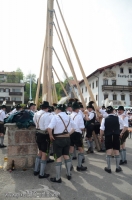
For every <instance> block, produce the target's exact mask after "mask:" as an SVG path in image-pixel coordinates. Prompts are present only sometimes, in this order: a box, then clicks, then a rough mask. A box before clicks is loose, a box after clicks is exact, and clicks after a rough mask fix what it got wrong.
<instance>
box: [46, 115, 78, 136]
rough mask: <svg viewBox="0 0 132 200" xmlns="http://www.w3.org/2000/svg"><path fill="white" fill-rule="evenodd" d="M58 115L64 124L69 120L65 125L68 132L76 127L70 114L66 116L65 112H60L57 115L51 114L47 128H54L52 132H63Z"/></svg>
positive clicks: (63, 127)
mask: <svg viewBox="0 0 132 200" xmlns="http://www.w3.org/2000/svg"><path fill="white" fill-rule="evenodd" d="M58 115H60V116H61V118H62V119H63V121H64V123H65V125H66V126H67V125H68V123H69V122H70V123H69V125H68V127H67V131H68V132H70V131H71V130H72V129H76V125H75V123H74V121H73V120H72V119H71V118H70V116H68V115H67V114H66V113H65V112H60V113H58V114H57V115H54V116H53V118H52V120H51V122H50V124H49V125H48V128H50V129H54V134H59V133H63V132H64V131H65V126H64V124H63V122H62V120H61V119H60V117H59V116H58ZM69 120H70V121H69Z"/></svg>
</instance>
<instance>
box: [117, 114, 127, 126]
mask: <svg viewBox="0 0 132 200" xmlns="http://www.w3.org/2000/svg"><path fill="white" fill-rule="evenodd" d="M118 117H119V118H120V119H122V120H123V124H121V126H120V129H123V128H124V127H128V117H127V116H126V115H125V113H123V114H121V115H118Z"/></svg>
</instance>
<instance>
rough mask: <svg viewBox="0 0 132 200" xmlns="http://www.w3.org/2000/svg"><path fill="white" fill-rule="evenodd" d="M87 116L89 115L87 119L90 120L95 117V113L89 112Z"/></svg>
mask: <svg viewBox="0 0 132 200" xmlns="http://www.w3.org/2000/svg"><path fill="white" fill-rule="evenodd" d="M88 114H89V116H88V118H89V119H90V120H91V119H93V118H94V116H95V113H94V112H89V113H88Z"/></svg>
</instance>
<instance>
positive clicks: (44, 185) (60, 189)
mask: <svg viewBox="0 0 132 200" xmlns="http://www.w3.org/2000/svg"><path fill="white" fill-rule="evenodd" d="M5 142H7V141H5ZM6 151H7V149H0V165H3V158H4V156H6V153H7V152H6ZM85 159H86V162H85V166H88V170H87V172H83V173H82V172H77V171H76V164H77V163H76V161H74V162H73V164H74V166H75V167H74V171H73V172H72V176H73V177H72V180H71V181H68V180H67V179H66V178H65V167H64V164H63V167H62V181H63V183H61V184H56V183H51V182H50V181H49V180H48V179H43V180H40V179H38V177H34V176H33V175H32V173H33V169H30V170H27V171H18V170H16V171H14V172H12V173H10V172H8V171H3V169H0V200H5V199H6V200H15V199H20V200H26V199H32V200H36V199H41V200H42V199H45V200H46V199H47V200H50V199H52V200H54V199H56V200H57V199H61V200H132V139H127V160H128V164H127V165H126V166H123V167H122V168H123V172H121V173H115V172H114V171H115V159H114V158H113V159H112V174H107V173H106V172H105V171H104V170H103V169H104V167H105V166H106V162H105V154H104V153H97V152H95V153H94V154H91V155H85ZM47 172H49V173H50V174H51V176H53V175H54V174H55V169H54V164H48V165H47ZM20 194H21V196H20ZM59 194H60V195H59ZM13 195H14V196H13Z"/></svg>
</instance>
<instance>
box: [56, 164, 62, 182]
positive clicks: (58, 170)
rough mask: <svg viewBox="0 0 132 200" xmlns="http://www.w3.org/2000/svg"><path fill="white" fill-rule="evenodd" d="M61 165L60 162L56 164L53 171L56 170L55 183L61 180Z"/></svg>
mask: <svg viewBox="0 0 132 200" xmlns="http://www.w3.org/2000/svg"><path fill="white" fill-rule="evenodd" d="M61 165H62V162H56V165H55V169H56V180H57V181H58V180H59V179H60V178H61Z"/></svg>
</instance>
